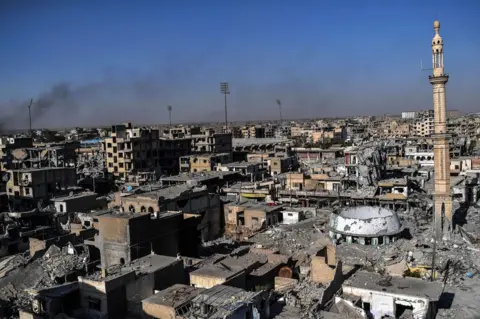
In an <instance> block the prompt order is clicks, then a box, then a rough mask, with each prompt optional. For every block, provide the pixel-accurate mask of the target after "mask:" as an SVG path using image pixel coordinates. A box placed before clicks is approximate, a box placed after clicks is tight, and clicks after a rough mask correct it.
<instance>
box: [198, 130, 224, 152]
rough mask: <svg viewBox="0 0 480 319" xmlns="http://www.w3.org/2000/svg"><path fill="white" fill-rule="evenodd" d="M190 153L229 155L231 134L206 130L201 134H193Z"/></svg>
mask: <svg viewBox="0 0 480 319" xmlns="http://www.w3.org/2000/svg"><path fill="white" fill-rule="evenodd" d="M190 137H191V139H192V152H194V153H230V152H232V134H231V133H215V131H214V130H211V129H209V130H206V131H205V132H204V133H203V134H193V135H191V136H190Z"/></svg>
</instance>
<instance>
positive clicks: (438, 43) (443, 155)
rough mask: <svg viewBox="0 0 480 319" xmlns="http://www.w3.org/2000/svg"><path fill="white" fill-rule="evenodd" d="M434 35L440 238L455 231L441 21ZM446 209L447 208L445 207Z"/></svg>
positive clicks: (433, 55)
mask: <svg viewBox="0 0 480 319" xmlns="http://www.w3.org/2000/svg"><path fill="white" fill-rule="evenodd" d="M433 29H434V30H435V35H434V36H433V39H432V63H433V75H431V76H429V80H430V83H431V84H432V87H433V109H434V116H435V134H434V136H433V140H434V150H433V151H434V166H435V197H434V202H435V206H434V210H435V232H436V237H437V238H438V237H439V236H441V234H442V229H443V233H444V234H445V235H447V234H448V232H447V229H448V228H450V230H451V229H452V226H453V225H452V215H453V213H452V197H451V192H450V147H449V141H448V140H449V138H450V137H449V135H447V116H446V113H447V111H446V104H447V100H446V94H445V84H447V82H448V75H447V74H445V70H444V64H443V39H442V37H441V36H440V22H439V21H435V22H434V23H433ZM443 207H444V208H443Z"/></svg>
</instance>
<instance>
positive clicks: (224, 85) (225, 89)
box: [220, 82, 230, 133]
mask: <svg viewBox="0 0 480 319" xmlns="http://www.w3.org/2000/svg"><path fill="white" fill-rule="evenodd" d="M220 92H221V93H222V94H223V95H224V96H225V133H227V132H228V116H227V95H228V94H230V90H229V87H228V82H222V83H220Z"/></svg>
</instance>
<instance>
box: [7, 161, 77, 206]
mask: <svg viewBox="0 0 480 319" xmlns="http://www.w3.org/2000/svg"><path fill="white" fill-rule="evenodd" d="M5 174H6V178H7V185H6V188H7V195H8V196H9V197H10V198H11V199H12V205H13V208H14V209H19V210H25V209H26V210H28V209H32V208H36V207H37V201H38V200H48V199H49V198H51V197H52V196H54V195H55V194H62V193H64V192H65V190H66V189H68V188H69V187H72V186H76V185H77V178H76V174H77V172H76V168H74V167H47V168H26V169H13V170H7V171H6V173H5Z"/></svg>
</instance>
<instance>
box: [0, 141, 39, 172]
mask: <svg viewBox="0 0 480 319" xmlns="http://www.w3.org/2000/svg"><path fill="white" fill-rule="evenodd" d="M28 147H33V141H32V139H31V138H30V137H2V138H0V158H1V159H2V160H1V162H0V170H2V171H5V170H6V169H9V168H12V167H10V164H11V160H12V154H11V152H12V151H13V150H16V149H19V148H28Z"/></svg>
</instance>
